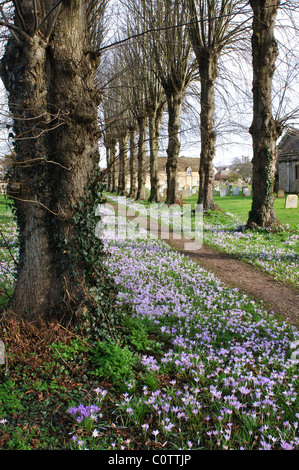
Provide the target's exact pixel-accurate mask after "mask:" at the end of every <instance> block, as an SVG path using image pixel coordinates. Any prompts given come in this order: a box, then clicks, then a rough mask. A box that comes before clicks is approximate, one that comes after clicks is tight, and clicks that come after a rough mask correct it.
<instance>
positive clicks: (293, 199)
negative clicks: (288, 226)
mask: <svg viewBox="0 0 299 470" xmlns="http://www.w3.org/2000/svg"><path fill="white" fill-rule="evenodd" d="M297 207H298V196H297V194H289V195H288V196H287V198H286V203H285V209H297Z"/></svg>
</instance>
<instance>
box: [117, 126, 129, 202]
mask: <svg viewBox="0 0 299 470" xmlns="http://www.w3.org/2000/svg"><path fill="white" fill-rule="evenodd" d="M128 138H129V131H128V130H127V131H124V132H123V133H122V134H121V135H120V139H119V183H118V193H119V195H120V196H124V195H125V194H126V189H127V158H128V149H127V145H128Z"/></svg>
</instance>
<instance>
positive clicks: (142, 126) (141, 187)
mask: <svg viewBox="0 0 299 470" xmlns="http://www.w3.org/2000/svg"><path fill="white" fill-rule="evenodd" d="M137 122H138V129H139V137H138V156H137V158H138V190H137V196H136V201H139V200H143V199H145V182H146V169H145V138H146V126H147V118H146V117H145V116H142V117H139V118H138V119H137Z"/></svg>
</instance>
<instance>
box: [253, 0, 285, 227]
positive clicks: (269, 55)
mask: <svg viewBox="0 0 299 470" xmlns="http://www.w3.org/2000/svg"><path fill="white" fill-rule="evenodd" d="M250 5H251V8H252V10H253V13H254V16H253V33H252V63H253V120H252V125H251V127H250V133H251V136H252V142H253V159H252V164H253V178H252V193H253V194H252V207H251V211H250V212H249V217H248V221H247V226H248V227H252V226H256V225H258V226H260V227H269V226H271V225H276V224H277V217H276V214H275V211H274V198H273V190H274V178H275V171H276V169H275V165H276V158H277V148H276V141H277V138H278V137H279V136H280V134H281V128H280V126H279V124H278V123H276V122H275V120H274V119H273V116H272V93H271V92H272V80H273V75H274V71H275V61H276V58H277V56H278V47H277V42H276V40H275V37H274V27H275V19H276V15H277V10H278V8H279V5H280V1H276V2H275V3H273V1H272V0H257V1H256V0H255V1H250Z"/></svg>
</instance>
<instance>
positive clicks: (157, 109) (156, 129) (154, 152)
mask: <svg viewBox="0 0 299 470" xmlns="http://www.w3.org/2000/svg"><path fill="white" fill-rule="evenodd" d="M164 106H165V101H162V102H161V103H160V105H159V104H158V103H156V105H155V106H153V107H152V108H150V109H149V111H148V115H149V117H148V120H149V141H150V179H151V192H150V197H149V202H157V203H158V202H159V177H158V153H159V138H160V128H161V124H162V119H163V108H164Z"/></svg>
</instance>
